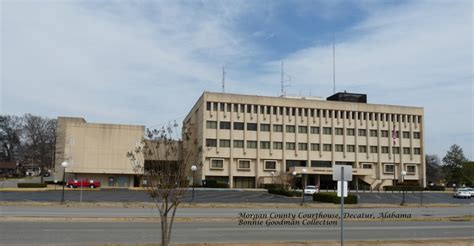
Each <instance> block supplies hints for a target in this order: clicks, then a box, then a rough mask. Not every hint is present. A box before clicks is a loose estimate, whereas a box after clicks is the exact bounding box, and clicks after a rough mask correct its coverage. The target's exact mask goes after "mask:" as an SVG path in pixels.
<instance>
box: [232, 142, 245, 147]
mask: <svg viewBox="0 0 474 246" xmlns="http://www.w3.org/2000/svg"><path fill="white" fill-rule="evenodd" d="M243 147H244V140H234V148H243Z"/></svg>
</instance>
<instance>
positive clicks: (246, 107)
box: [206, 102, 421, 123]
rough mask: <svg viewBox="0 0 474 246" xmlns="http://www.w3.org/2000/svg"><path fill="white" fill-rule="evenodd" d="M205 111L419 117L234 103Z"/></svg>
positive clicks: (210, 104)
mask: <svg viewBox="0 0 474 246" xmlns="http://www.w3.org/2000/svg"><path fill="white" fill-rule="evenodd" d="M206 109H207V110H208V111H221V112H240V113H244V112H247V113H254V114H257V113H258V112H260V113H261V114H269V115H271V114H273V115H288V116H297V115H298V116H306V117H308V116H310V117H321V116H322V117H324V118H326V117H328V118H336V119H353V120H354V119H355V118H356V116H357V119H360V120H377V121H378V120H380V121H390V120H391V121H393V122H407V123H411V122H412V121H413V123H419V122H421V116H419V115H405V114H389V113H371V112H359V111H345V110H329V109H314V108H293V107H280V106H265V105H253V104H236V103H218V102H207V103H206Z"/></svg>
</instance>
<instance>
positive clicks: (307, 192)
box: [304, 185, 319, 195]
mask: <svg viewBox="0 0 474 246" xmlns="http://www.w3.org/2000/svg"><path fill="white" fill-rule="evenodd" d="M318 192H319V189H318V187H316V186H314V185H308V186H306V188H304V194H305V195H313V194H314V193H318Z"/></svg>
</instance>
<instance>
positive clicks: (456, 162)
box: [443, 144, 467, 185]
mask: <svg viewBox="0 0 474 246" xmlns="http://www.w3.org/2000/svg"><path fill="white" fill-rule="evenodd" d="M466 161H467V159H466V157H465V156H464V153H463V151H462V148H461V147H459V146H458V145H456V144H453V145H452V146H451V148H450V149H449V151H448V152H447V153H446V155H445V156H444V158H443V171H444V173H445V174H446V179H447V181H448V182H449V183H453V184H456V185H459V184H460V183H462V181H463V165H462V164H463V163H464V162H466Z"/></svg>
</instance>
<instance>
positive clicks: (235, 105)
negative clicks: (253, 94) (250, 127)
mask: <svg viewBox="0 0 474 246" xmlns="http://www.w3.org/2000/svg"><path fill="white" fill-rule="evenodd" d="M238 112H239V104H237V103H236V104H234V113H238Z"/></svg>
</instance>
